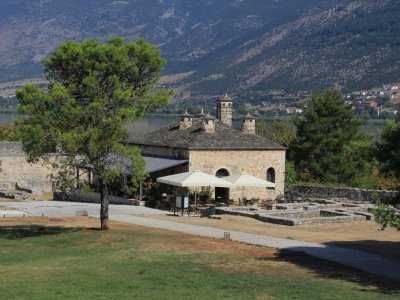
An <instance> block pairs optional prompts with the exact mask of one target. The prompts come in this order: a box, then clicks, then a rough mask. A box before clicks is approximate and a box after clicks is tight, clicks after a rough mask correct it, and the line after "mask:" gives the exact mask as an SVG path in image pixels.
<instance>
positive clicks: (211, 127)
mask: <svg viewBox="0 0 400 300" xmlns="http://www.w3.org/2000/svg"><path fill="white" fill-rule="evenodd" d="M202 130H203V131H204V132H207V133H214V132H215V119H214V118H213V117H211V116H210V115H207V116H205V117H204V118H203V126H202Z"/></svg>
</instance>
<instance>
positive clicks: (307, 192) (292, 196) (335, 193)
mask: <svg viewBox="0 0 400 300" xmlns="http://www.w3.org/2000/svg"><path fill="white" fill-rule="evenodd" d="M397 194H398V193H397V192H394V191H380V190H363V189H356V188H337V187H321V186H306V185H298V186H294V187H293V188H291V189H290V190H289V191H287V192H286V194H285V197H286V199H288V200H289V201H296V200H304V199H327V200H335V199H341V200H350V201H357V202H368V203H373V202H375V201H376V200H377V199H378V198H379V199H380V200H381V201H383V202H387V201H389V200H390V199H393V198H394V197H395V196H396V195H397Z"/></svg>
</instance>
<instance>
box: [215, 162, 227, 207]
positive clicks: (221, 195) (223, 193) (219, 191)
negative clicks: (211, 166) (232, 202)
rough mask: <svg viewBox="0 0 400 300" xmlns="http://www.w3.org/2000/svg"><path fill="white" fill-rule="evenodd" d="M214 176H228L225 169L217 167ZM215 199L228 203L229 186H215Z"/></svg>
mask: <svg viewBox="0 0 400 300" xmlns="http://www.w3.org/2000/svg"><path fill="white" fill-rule="evenodd" d="M215 176H216V177H218V178H222V177H226V176H229V172H228V170H227V169H219V170H218V171H217V173H215ZM215 201H217V202H224V203H228V201H229V188H222V187H216V188H215Z"/></svg>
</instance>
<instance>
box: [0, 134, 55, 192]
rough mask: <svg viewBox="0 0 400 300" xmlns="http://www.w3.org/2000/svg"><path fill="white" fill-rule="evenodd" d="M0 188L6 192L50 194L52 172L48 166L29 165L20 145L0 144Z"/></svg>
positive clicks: (39, 164) (12, 143) (16, 143)
mask: <svg viewBox="0 0 400 300" xmlns="http://www.w3.org/2000/svg"><path fill="white" fill-rule="evenodd" d="M0 161H1V170H2V171H1V172H0V187H1V188H4V189H6V190H12V189H15V188H16V187H17V186H18V187H19V188H22V189H30V190H33V191H35V192H36V193H42V192H51V191H52V184H51V180H50V177H49V176H50V174H51V173H52V172H53V170H52V168H51V167H50V166H48V165H42V164H41V163H36V164H30V163H28V162H27V161H26V159H25V153H24V152H23V150H22V145H21V143H18V142H0Z"/></svg>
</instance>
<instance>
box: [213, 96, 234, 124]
mask: <svg viewBox="0 0 400 300" xmlns="http://www.w3.org/2000/svg"><path fill="white" fill-rule="evenodd" d="M217 119H218V120H220V121H221V122H222V123H225V124H227V125H229V126H232V98H231V97H229V96H228V95H227V94H225V96H224V97H221V98H219V99H218V100H217Z"/></svg>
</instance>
